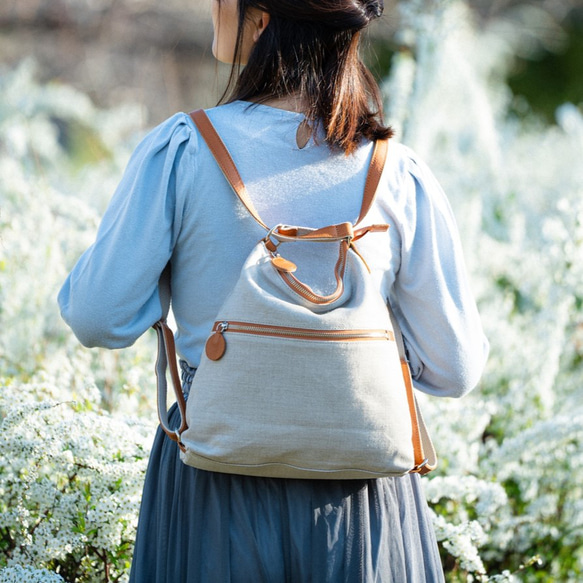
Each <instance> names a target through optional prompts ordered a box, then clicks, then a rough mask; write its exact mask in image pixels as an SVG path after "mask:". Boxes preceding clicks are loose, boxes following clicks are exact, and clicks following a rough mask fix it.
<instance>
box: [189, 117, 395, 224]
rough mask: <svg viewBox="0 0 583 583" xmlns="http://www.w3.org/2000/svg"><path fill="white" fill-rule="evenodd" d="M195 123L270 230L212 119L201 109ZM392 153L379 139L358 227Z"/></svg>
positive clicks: (232, 182)
mask: <svg viewBox="0 0 583 583" xmlns="http://www.w3.org/2000/svg"><path fill="white" fill-rule="evenodd" d="M190 117H191V118H192V121H193V122H194V124H195V125H196V127H197V128H198V131H199V132H200V134H201V135H202V137H203V139H204V141H205V142H206V145H207V146H208V148H209V150H210V151H211V153H212V155H213V156H214V158H215V160H216V161H217V164H218V165H219V167H220V169H221V170H222V172H223V174H224V175H225V178H226V179H227V181H228V182H229V184H230V185H231V188H232V189H233V190H234V191H235V194H236V195H237V196H238V197H239V199H240V200H241V202H242V203H243V205H244V206H245V208H246V209H247V210H248V211H249V214H250V215H251V216H252V217H253V218H254V219H255V220H256V221H257V222H258V223H259V224H260V225H261V226H262V227H263V228H264V229H265V230H266V231H269V227H268V226H267V225H266V224H265V223H264V222H263V221H262V220H261V217H260V216H259V213H258V212H257V210H256V209H255V206H254V205H253V202H252V201H251V198H250V197H249V193H248V192H247V188H246V187H245V184H244V183H243V180H242V179H241V176H240V174H239V171H238V170H237V167H236V166H235V163H234V162H233V158H232V157H231V155H230V154H229V151H228V150H227V147H226V146H225V144H224V143H223V141H222V140H221V137H220V136H219V134H218V133H217V130H216V129H215V128H214V126H213V124H212V123H211V120H210V119H209V118H208V116H207V114H206V112H205V111H204V110H203V109H197V110H196V111H193V112H191V113H190ZM387 151H388V140H377V141H376V142H375V145H374V149H373V153H372V158H371V161H370V165H369V169H368V174H367V177H366V183H365V186H364V195H363V197H362V206H361V209H360V213H359V216H358V219H357V221H356V222H355V223H354V225H355V226H356V225H358V224H359V223H360V222H361V221H362V220H363V219H364V217H365V216H366V215H367V213H368V211H369V210H370V208H371V207H372V204H373V202H374V199H375V196H376V192H377V188H378V185H379V182H380V179H381V175H382V173H383V168H384V167H385V160H386V158H387Z"/></svg>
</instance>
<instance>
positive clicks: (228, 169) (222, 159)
mask: <svg viewBox="0 0 583 583" xmlns="http://www.w3.org/2000/svg"><path fill="white" fill-rule="evenodd" d="M190 117H191V118H192V121H193V122H194V123H195V125H196V127H197V128H198V131H199V132H200V134H201V135H202V137H203V138H204V141H205V142H206V145H207V146H208V148H209V150H210V151H211V154H212V155H213V156H214V158H215V160H216V161H217V164H218V165H219V167H220V169H221V170H222V172H223V174H224V175H225V178H226V179H227V180H228V182H229V184H230V185H231V188H232V189H233V190H234V191H235V194H236V195H237V196H238V197H239V199H240V200H241V202H242V203H243V205H244V206H245V208H246V209H247V210H248V211H249V214H250V215H251V216H252V217H253V218H254V219H255V220H256V221H257V222H258V223H259V224H260V225H261V226H262V227H263V228H264V229H265V230H266V231H269V227H268V226H267V225H266V224H265V223H264V222H263V221H262V220H261V217H260V216H259V213H258V212H257V210H256V209H255V205H254V204H253V202H252V201H251V198H250V197H249V193H248V192H247V188H246V187H245V184H244V183H243V180H242V179H241V175H240V174H239V171H238V170H237V167H236V166H235V162H233V158H231V154H229V150H227V147H226V146H225V144H224V143H223V140H221V137H220V136H219V134H218V133H217V130H215V127H214V126H213V124H212V123H211V120H210V119H209V118H208V115H207V114H206V113H205V111H204V110H203V109H197V110H196V111H193V112H192V113H191V114H190Z"/></svg>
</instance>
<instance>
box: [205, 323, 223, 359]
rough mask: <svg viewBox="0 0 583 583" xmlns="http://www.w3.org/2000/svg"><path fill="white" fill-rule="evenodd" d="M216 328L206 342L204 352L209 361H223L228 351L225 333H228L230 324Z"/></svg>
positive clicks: (219, 325) (218, 325) (217, 325)
mask: <svg viewBox="0 0 583 583" xmlns="http://www.w3.org/2000/svg"><path fill="white" fill-rule="evenodd" d="M215 326H216V327H215V330H214V331H213V333H212V334H211V335H210V336H209V337H208V340H207V341H206V345H205V349H204V350H205V353H206V356H207V358H208V359H209V360H215V361H216V360H221V358H222V357H223V354H225V350H227V342H226V341H225V337H224V336H223V333H224V332H226V330H227V328H228V327H229V323H228V322H221V323H220V324H216V325H215Z"/></svg>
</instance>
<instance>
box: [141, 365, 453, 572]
mask: <svg viewBox="0 0 583 583" xmlns="http://www.w3.org/2000/svg"><path fill="white" fill-rule="evenodd" d="M192 376H193V374H192V369H188V368H187V367H186V366H184V365H183V385H184V388H185V389H188V388H189V384H190V382H191V381H192ZM178 420H179V413H178V410H177V409H176V405H174V406H173V408H172V409H171V413H170V421H171V422H172V423H174V424H176V425H178ZM443 581H444V577H443V570H442V566H441V562H440V557H439V552H438V549H437V543H436V540H435V535H434V532H433V528H432V525H431V519H430V516H429V513H428V509H427V503H426V501H425V498H424V495H423V491H422V488H421V482H420V478H419V476H418V475H407V476H404V477H401V478H383V479H376V480H338V481H334V480H288V479H280V478H256V477H250V476H237V475H232V474H220V473H214V472H206V471H203V470H198V469H196V468H192V467H189V466H186V465H184V464H183V463H182V462H181V461H180V457H179V450H178V447H177V446H176V444H175V443H174V442H172V441H170V439H168V437H166V435H165V433H164V432H163V431H161V430H160V429H158V431H157V434H156V437H155V440H154V446H153V448H152V452H151V454H150V461H149V466H148V471H147V474H146V481H145V486H144V494H143V498H142V507H141V510H140V518H139V524H138V532H137V537H136V544H135V549H134V557H133V562H132V570H131V575H130V583H327V582H328V583H357V582H358V583H373V582H375V583H386V582H392V583H435V582H443Z"/></svg>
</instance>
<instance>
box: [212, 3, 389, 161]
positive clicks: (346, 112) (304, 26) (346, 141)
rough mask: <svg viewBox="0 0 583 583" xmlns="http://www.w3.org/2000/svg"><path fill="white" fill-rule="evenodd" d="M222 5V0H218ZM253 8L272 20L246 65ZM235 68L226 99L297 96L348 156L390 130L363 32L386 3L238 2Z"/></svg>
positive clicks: (332, 142)
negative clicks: (364, 56) (365, 58)
mask: <svg viewBox="0 0 583 583" xmlns="http://www.w3.org/2000/svg"><path fill="white" fill-rule="evenodd" d="M219 2H220V0H219ZM250 8H256V9H259V10H262V11H265V12H267V13H268V14H269V15H270V21H269V24H268V26H267V27H266V29H265V30H264V31H263V34H261V36H260V37H259V40H258V41H257V43H256V44H255V45H254V47H253V49H252V52H251V55H250V56H249V58H248V61H247V64H246V66H245V67H244V68H243V67H242V66H241V46H242V40H243V28H244V25H245V17H246V14H247V11H248V10H249V9H250ZM238 11H239V28H238V33H237V40H236V44H235V54H234V55H233V66H232V68H231V74H230V78H229V82H228V84H227V88H226V90H225V93H224V95H223V97H222V98H221V101H220V102H221V103H224V102H232V101H236V100H243V101H255V102H258V103H261V102H265V101H269V100H270V99H274V98H281V97H286V96H289V95H292V94H295V95H296V96H298V97H299V100H300V102H301V103H303V104H305V107H306V110H305V111H304V112H303V113H304V114H305V116H306V118H307V120H308V121H309V122H310V123H311V125H312V126H316V125H317V124H322V126H323V128H324V131H325V135H326V141H327V143H328V144H329V145H330V146H331V147H334V148H340V149H341V150H344V152H346V153H347V154H349V153H351V152H352V151H354V149H355V148H356V147H357V146H358V144H359V143H360V141H361V140H362V139H363V138H367V139H370V140H375V139H383V138H388V137H390V136H392V135H393V132H392V130H391V128H390V127H387V126H385V125H384V123H383V113H382V98H381V94H380V90H379V87H378V85H377V83H376V81H375V79H374V78H373V76H372V74H371V73H370V71H369V70H368V69H367V67H366V66H365V65H364V63H363V62H362V60H361V57H360V41H361V33H362V31H363V30H364V29H365V28H366V27H367V26H368V24H369V23H370V22H371V20H373V19H375V18H377V17H379V16H380V15H381V14H382V11H383V0H238Z"/></svg>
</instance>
